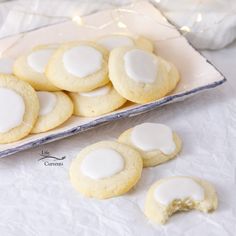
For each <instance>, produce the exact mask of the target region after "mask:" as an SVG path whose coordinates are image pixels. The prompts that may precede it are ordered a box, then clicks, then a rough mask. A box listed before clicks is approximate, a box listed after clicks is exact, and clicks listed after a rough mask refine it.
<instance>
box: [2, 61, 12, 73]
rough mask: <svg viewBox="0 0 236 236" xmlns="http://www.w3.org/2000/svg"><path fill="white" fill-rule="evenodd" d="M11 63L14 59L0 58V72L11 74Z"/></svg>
mask: <svg viewBox="0 0 236 236" xmlns="http://www.w3.org/2000/svg"><path fill="white" fill-rule="evenodd" d="M13 64H14V61H13V60H12V59H10V58H1V59H0V73H3V74H13Z"/></svg>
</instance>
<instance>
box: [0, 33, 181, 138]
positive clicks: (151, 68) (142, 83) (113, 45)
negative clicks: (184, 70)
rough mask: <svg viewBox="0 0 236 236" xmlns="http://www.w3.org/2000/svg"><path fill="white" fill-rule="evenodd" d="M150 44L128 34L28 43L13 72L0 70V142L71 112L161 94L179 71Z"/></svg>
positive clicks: (90, 113) (87, 113)
mask: <svg viewBox="0 0 236 236" xmlns="http://www.w3.org/2000/svg"><path fill="white" fill-rule="evenodd" d="M153 50H154V48H153V44H152V42H151V41H150V40H148V39H146V38H144V37H136V38H135V37H131V36H128V35H110V36H104V37H102V38H99V39H97V40H95V41H94V42H92V41H78V42H68V43H64V44H62V45H58V44H52V45H41V46H37V47H35V48H33V49H32V50H31V51H30V52H28V53H27V54H26V55H23V56H20V57H19V58H17V59H16V61H15V62H14V65H13V72H12V74H14V76H13V75H9V70H8V72H7V73H6V71H5V72H4V73H0V89H1V90H0V98H1V99H2V101H1V103H0V143H9V142H14V141H17V140H19V139H21V138H23V137H25V136H26V135H28V134H29V133H41V132H46V131H48V130H51V129H53V128H55V127H58V126H59V125H61V124H63V123H64V122H65V121H66V120H68V119H69V118H70V117H71V115H72V114H74V115H76V116H84V117H94V116H99V115H102V114H106V113H109V112H112V111H114V110H116V109H118V108H120V107H121V106H123V105H124V104H125V103H126V101H127V100H129V101H131V102H134V103H139V104H144V103H147V102H151V101H153V100H156V99H159V98H161V97H163V96H165V95H166V94H167V93H169V92H171V91H172V90H173V89H174V88H175V87H176V85H177V83H178V81H179V79H180V77H179V73H178V71H177V69H176V67H175V66H174V65H173V64H172V63H170V62H167V61H165V60H164V59H163V58H161V57H159V56H157V55H155V54H154V53H153ZM29 91H30V92H29ZM36 91H37V92H36ZM3 101H9V103H8V104H7V103H5V102H3ZM15 107H17V109H16V110H14V108H15ZM9 110H11V111H14V113H13V112H9ZM28 117H30V119H28Z"/></svg>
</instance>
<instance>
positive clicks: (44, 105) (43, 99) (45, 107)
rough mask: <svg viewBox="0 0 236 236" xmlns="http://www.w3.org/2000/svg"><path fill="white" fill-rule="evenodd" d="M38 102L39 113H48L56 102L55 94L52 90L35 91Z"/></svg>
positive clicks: (43, 114) (42, 114) (41, 114)
mask: <svg viewBox="0 0 236 236" xmlns="http://www.w3.org/2000/svg"><path fill="white" fill-rule="evenodd" d="M37 95H38V98H39V104H40V110H39V115H40V116H45V115H47V114H48V113H50V112H51V111H52V110H53V109H54V107H55V106H56V103H57V96H56V95H55V94H54V93H52V92H44V91H40V92H37Z"/></svg>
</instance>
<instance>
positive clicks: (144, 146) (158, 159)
mask: <svg viewBox="0 0 236 236" xmlns="http://www.w3.org/2000/svg"><path fill="white" fill-rule="evenodd" d="M118 140H119V142H121V143H125V144H128V145H130V146H132V147H133V148H135V149H137V150H138V151H139V152H140V153H141V155H142V158H143V166H144V167H150V166H156V165H159V164H161V163H164V162H166V161H169V160H171V159H172V158H174V157H175V156H176V155H177V154H178V153H179V152H180V150H181V147H182V141H181V139H180V137H179V136H178V135H177V134H176V133H175V132H172V130H171V129H170V128H169V127H168V126H166V125H163V124H158V123H143V124H140V125H137V126H135V127H133V128H131V129H128V130H126V131H125V132H123V133H122V134H121V135H120V137H119V138H118Z"/></svg>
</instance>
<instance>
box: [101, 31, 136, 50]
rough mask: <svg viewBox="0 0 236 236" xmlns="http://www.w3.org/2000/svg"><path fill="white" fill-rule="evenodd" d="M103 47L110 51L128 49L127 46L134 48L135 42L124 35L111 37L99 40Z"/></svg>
mask: <svg viewBox="0 0 236 236" xmlns="http://www.w3.org/2000/svg"><path fill="white" fill-rule="evenodd" d="M98 43H100V44H101V45H102V46H103V47H105V48H107V49H108V50H110V51H111V50H112V49H114V48H118V47H126V46H133V45H134V41H133V40H132V39H131V38H129V37H127V36H124V35H111V36H107V37H104V38H101V39H99V40H98Z"/></svg>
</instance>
